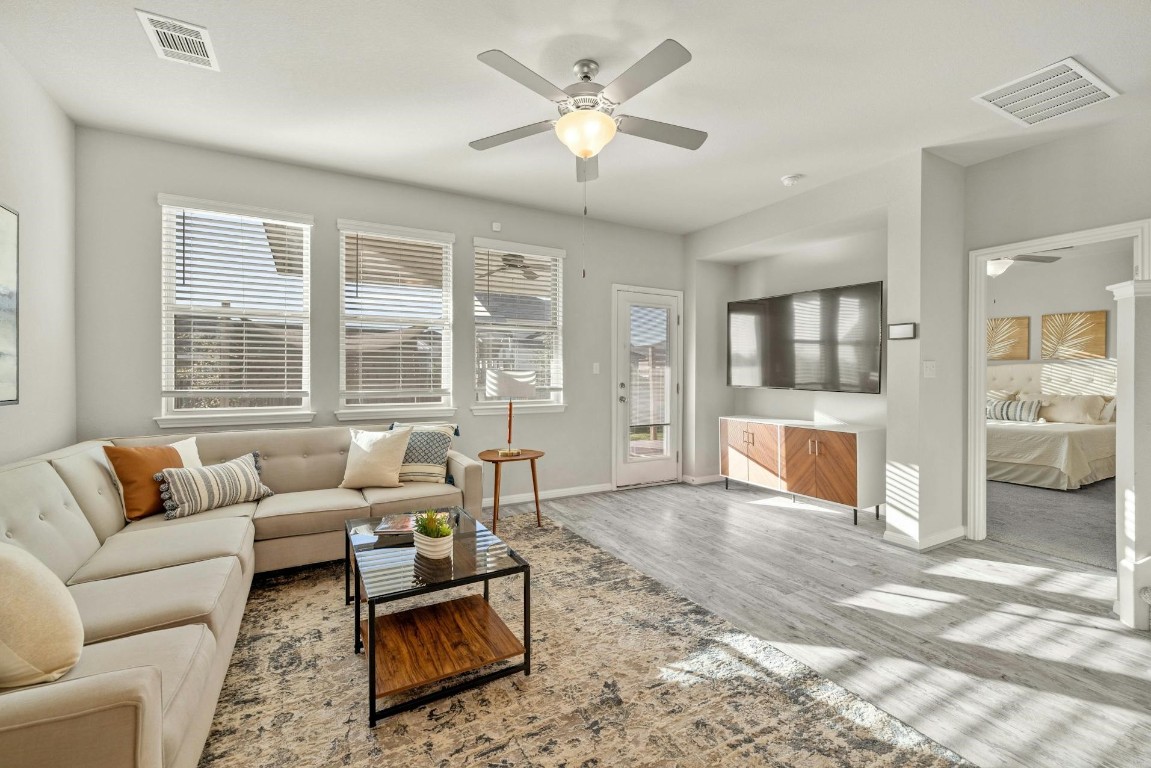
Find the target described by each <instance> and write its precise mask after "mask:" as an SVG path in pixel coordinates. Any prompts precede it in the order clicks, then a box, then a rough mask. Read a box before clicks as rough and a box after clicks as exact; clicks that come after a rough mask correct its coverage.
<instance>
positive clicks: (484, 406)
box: [472, 402, 567, 416]
mask: <svg viewBox="0 0 1151 768" xmlns="http://www.w3.org/2000/svg"><path fill="white" fill-rule="evenodd" d="M565 410H567V403H516V406H515V409H514V410H513V411H512V413H513V414H514V415H517V416H518V415H520V414H523V413H563V412H564V411H565ZM472 413H473V414H474V415H476V416H507V414H508V404H507V403H506V402H503V403H476V404H475V405H473V406H472Z"/></svg>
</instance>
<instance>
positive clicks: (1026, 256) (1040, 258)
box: [1012, 253, 1063, 264]
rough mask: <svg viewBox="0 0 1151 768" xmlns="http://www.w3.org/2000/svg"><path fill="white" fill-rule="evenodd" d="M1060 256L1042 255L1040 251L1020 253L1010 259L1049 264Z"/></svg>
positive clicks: (1060, 257)
mask: <svg viewBox="0 0 1151 768" xmlns="http://www.w3.org/2000/svg"><path fill="white" fill-rule="evenodd" d="M1062 258H1063V257H1062V256H1044V255H1043V254H1042V253H1021V254H1019V255H1018V256H1016V257H1014V258H1013V259H1012V261H1033V262H1035V263H1037V264H1051V263H1052V262H1055V261H1059V260H1060V259H1062Z"/></svg>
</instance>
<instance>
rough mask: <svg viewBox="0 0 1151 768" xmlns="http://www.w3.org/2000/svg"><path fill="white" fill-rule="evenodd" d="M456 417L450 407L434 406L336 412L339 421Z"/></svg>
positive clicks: (454, 411) (357, 409)
mask: <svg viewBox="0 0 1151 768" xmlns="http://www.w3.org/2000/svg"><path fill="white" fill-rule="evenodd" d="M455 415H456V409H455V408H452V407H451V406H443V405H436V406H431V407H422V406H414V407H407V408H405V407H392V408H364V409H360V408H344V409H341V410H338V411H336V419H338V420H339V421H379V420H381V419H383V420H399V421H405V420H411V419H450V418H452V417H454V416H455Z"/></svg>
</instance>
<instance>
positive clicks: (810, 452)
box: [807, 440, 815, 456]
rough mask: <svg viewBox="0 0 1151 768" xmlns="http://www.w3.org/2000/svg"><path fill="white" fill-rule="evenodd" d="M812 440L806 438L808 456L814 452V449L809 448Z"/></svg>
mask: <svg viewBox="0 0 1151 768" xmlns="http://www.w3.org/2000/svg"><path fill="white" fill-rule="evenodd" d="M814 442H815V441H814V440H808V441H807V455H808V456H810V455H811V454H813V453H815V451H814V450H812V448H811V444H812V443H814Z"/></svg>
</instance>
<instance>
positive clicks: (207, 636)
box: [53, 624, 216, 765]
mask: <svg viewBox="0 0 1151 768" xmlns="http://www.w3.org/2000/svg"><path fill="white" fill-rule="evenodd" d="M215 655H216V639H215V637H214V636H213V635H212V632H211V631H210V630H209V629H208V628H207V627H206V626H205V625H203V624H193V625H189V626H186V627H175V628H173V629H161V630H158V631H156V632H146V633H144V634H142V635H132V636H130V637H121V638H119V639H116V640H109V641H108V642H106V643H96V644H94V645H88V646H85V647H84V652H83V653H82V654H80V661H79V662H77V664H76V666H75V667H73V668H72V671H71V672H69V673H68V674H67V675H65V676H64V677H62V678H60V680H59V681H57V682H56V683H53V685H59V684H61V683H64V682H66V681H68V680H78V679H80V678H83V677H89V676H92V675H99V674H103V673H106V672H114V671H117V670H122V669H128V668H130V667H155V668H156V669H158V670H159V671H160V691H161V701H160V704H161V708H162V710H163V743H164V748H163V749H164V764H165V765H171V761H172V759H173V757H174V756H175V755H176V754H177V752H179V749H180V746H181V745H182V744H183V742H184V736H185V734H186V733H187V731H188V725H189V723H190V722H191V721H192V720H193V719H194V718H195V716H196V713H197V712H198V711H199V710H200V709H201V708H202V707H203V706H204V699H205V698H206V697H210V698H211V699H213V700H214V699H215V697H216V692H215V691H212V690H209V688H208V682H209V680H210V679H211V671H212V664H213V661H214V659H215Z"/></svg>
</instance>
